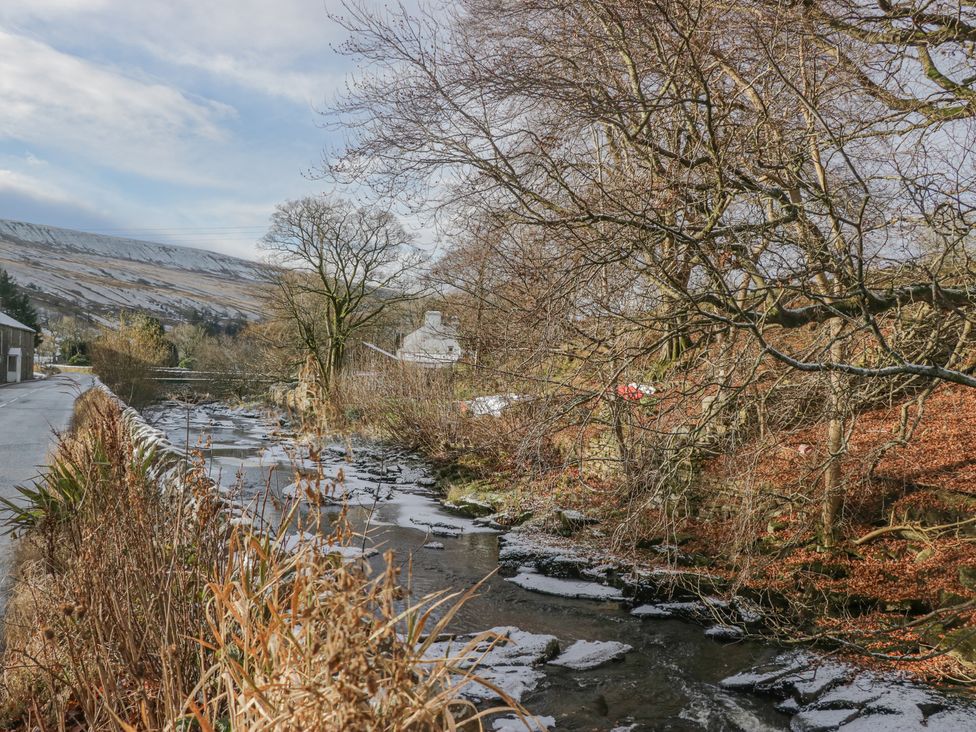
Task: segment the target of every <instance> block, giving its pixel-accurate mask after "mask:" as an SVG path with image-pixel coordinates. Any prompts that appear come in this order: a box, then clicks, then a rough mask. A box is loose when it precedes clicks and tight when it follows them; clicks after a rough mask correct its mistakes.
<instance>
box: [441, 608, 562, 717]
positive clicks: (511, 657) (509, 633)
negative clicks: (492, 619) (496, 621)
mask: <svg viewBox="0 0 976 732" xmlns="http://www.w3.org/2000/svg"><path fill="white" fill-rule="evenodd" d="M483 635H485V636H486V637H485V638H484V639H482V640H480V641H478V642H477V643H474V640H475V637H473V636H461V637H458V638H455V639H452V640H447V641H441V642H438V643H432V644H431V645H430V646H429V647H428V648H427V650H426V652H425V653H424V658H426V659H435V658H450V659H452V660H453V661H454V663H455V665H457V667H458V668H460V669H464V670H470V671H471V672H472V673H473V674H474V675H476V676H478V677H480V678H482V679H484V680H485V681H489V682H491V683H492V684H494V685H495V686H497V687H498V688H500V689H501V690H502V691H504V692H505V693H506V694H508V695H509V696H510V697H511V698H512V699H514V700H515V701H521V699H522V697H523V695H524V694H526V693H527V692H529V691H532V690H533V689H535V688H536V687H537V686H538V685H539V682H540V681H542V679H543V678H545V674H543V673H542V672H541V671H540V670H538V669H537V668H536V666H537V665H538V664H541V663H545V662H546V661H548V660H549V659H550V658H552V657H553V656H554V655H555V654H556V653H558V652H559V641H558V640H556V637H555V636H551V635H541V634H536V633H527V632H526V631H524V630H520V629H519V628H516V627H514V626H502V627H497V628H492V629H491V630H489V631H487V633H486V634H483ZM489 636H490V637H489ZM460 694H461V696H463V697H465V698H466V699H469V700H471V701H473V702H475V703H479V702H485V701H493V700H498V699H500V698H501V697H500V696H499V695H498V694H497V692H495V691H493V690H492V689H490V688H488V687H487V686H484V685H483V684H479V683H477V682H476V681H470V682H468V683H466V684H464V686H463V687H462V688H461V690H460Z"/></svg>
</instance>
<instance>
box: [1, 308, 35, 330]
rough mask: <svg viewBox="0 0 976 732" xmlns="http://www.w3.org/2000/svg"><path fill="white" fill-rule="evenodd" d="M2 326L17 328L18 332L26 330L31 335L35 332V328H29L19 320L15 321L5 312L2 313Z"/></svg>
mask: <svg viewBox="0 0 976 732" xmlns="http://www.w3.org/2000/svg"><path fill="white" fill-rule="evenodd" d="M0 326H6V327H8V328H16V329H17V330H26V331H28V332H30V333H33V332H34V329H33V328H28V327H27V326H26V325H24V324H23V323H21V322H20V321H19V320H14V319H13V318H11V317H10V316H9V315H7V314H6V313H5V312H3V311H0Z"/></svg>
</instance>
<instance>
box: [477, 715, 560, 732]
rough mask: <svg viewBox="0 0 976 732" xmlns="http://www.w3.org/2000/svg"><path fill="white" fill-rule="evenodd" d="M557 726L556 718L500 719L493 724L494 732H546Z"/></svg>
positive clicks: (514, 717) (511, 717)
mask: <svg viewBox="0 0 976 732" xmlns="http://www.w3.org/2000/svg"><path fill="white" fill-rule="evenodd" d="M555 726H556V719H555V717H529V718H528V719H522V718H520V717H516V716H514V715H513V716H509V717H500V718H498V719H496V720H495V721H493V722H492V723H491V729H492V732H545V730H550V729H553V728H554V727H555Z"/></svg>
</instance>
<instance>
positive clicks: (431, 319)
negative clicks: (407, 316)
mask: <svg viewBox="0 0 976 732" xmlns="http://www.w3.org/2000/svg"><path fill="white" fill-rule="evenodd" d="M424 325H426V326H427V327H428V328H440V327H441V314H440V312H439V311H437V310H428V311H427V312H426V313H424Z"/></svg>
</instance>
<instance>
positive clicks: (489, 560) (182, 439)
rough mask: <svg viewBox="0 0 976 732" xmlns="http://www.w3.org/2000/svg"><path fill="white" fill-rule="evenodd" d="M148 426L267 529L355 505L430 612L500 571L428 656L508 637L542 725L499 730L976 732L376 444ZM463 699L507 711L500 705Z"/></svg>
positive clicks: (244, 422) (871, 676)
mask: <svg viewBox="0 0 976 732" xmlns="http://www.w3.org/2000/svg"><path fill="white" fill-rule="evenodd" d="M146 416H147V418H148V419H149V420H150V421H151V422H152V423H154V424H155V425H157V426H158V427H159V428H161V429H162V430H164V431H165V432H166V433H167V435H168V436H169V438H170V440H171V441H172V442H173V443H175V444H176V445H182V446H184V447H185V448H186V449H187V450H190V449H193V448H197V449H200V450H201V451H202V452H203V454H204V455H205V457H206V459H207V464H208V466H209V469H210V470H211V472H212V476H213V477H214V479H215V480H216V481H217V482H218V483H220V484H221V485H223V486H226V487H227V492H228V494H229V495H233V496H235V499H236V500H238V501H240V502H241V503H242V504H253V503H254V502H262V505H263V513H264V515H265V516H266V517H267V518H268V519H269V520H272V521H274V520H275V519H276V516H279V515H281V512H282V511H283V510H284V509H285V507H286V506H288V505H289V504H290V502H293V501H298V502H299V503H300V511H299V513H300V517H301V519H302V522H303V524H304V525H305V526H306V527H307V526H309V525H313V524H315V523H316V519H319V518H321V519H324V520H325V521H332V520H334V519H335V517H336V515H337V514H338V512H339V510H340V505H341V504H348V505H349V506H350V507H351V511H350V515H351V518H352V521H353V524H354V526H356V527H357V529H358V530H360V531H362V532H363V533H364V534H365V539H364V541H363V542H362V543H361V544H360V545H359V546H358V547H354V548H353V549H352V550H349V551H351V552H352V553H354V554H355V555H356V556H367V557H369V556H373V558H372V559H369V561H373V562H378V561H382V560H381V558H380V557H379V554H381V553H382V551H385V550H386V549H392V550H393V551H394V552H395V555H396V557H397V561H400V562H402V563H404V565H407V564H409V567H410V572H411V575H410V587H411V591H412V593H413V594H414V596H415V597H422V596H424V595H425V594H426V593H428V592H431V591H436V590H442V589H451V590H463V589H467V588H468V587H471V586H473V585H474V584H475V583H477V582H478V581H480V580H482V579H484V578H485V577H487V576H488V575H490V574H491V573H492V572H493V571H494V570H496V569H497V568H498V567H499V566H500V567H501V572H500V573H499V574H497V575H494V576H491V577H490V578H489V579H488V580H487V581H486V582H485V584H484V585H483V586H482V589H481V591H480V593H479V595H478V596H477V597H476V598H474V599H473V600H472V601H471V602H469V603H468V604H466V605H465V606H464V608H462V610H461V611H460V612H459V613H458V615H457V617H456V618H455V620H454V627H453V631H454V633H455V634H456V635H455V636H454V637H453V638H450V639H445V640H443V641H442V642H441V643H439V644H435V646H434V647H432V650H431V651H430V652H431V653H457V652H459V651H460V649H463V648H465V645H466V644H468V643H470V642H471V641H472V638H475V637H476V636H477V635H478V634H480V633H483V632H484V631H491V632H492V635H493V637H494V638H495V639H496V640H495V641H494V645H493V646H492V647H490V648H489V646H487V645H486V646H484V647H482V648H481V649H480V652H477V657H479V658H480V657H481V656H484V658H483V659H481V662H480V663H479V664H478V668H479V673H480V674H481V675H482V676H485V677H487V678H489V679H490V680H491V681H493V683H495V684H496V685H498V686H499V687H500V688H503V689H505V691H506V692H507V693H509V694H510V695H512V696H513V697H515V698H518V699H519V700H520V701H521V702H522V703H523V704H525V705H526V706H527V707H528V708H529V709H530V710H532V712H533V713H534V714H536V715H538V716H537V718H536V719H535V720H533V721H532V722H530V723H528V724H529V726H528V727H527V723H526V722H525V721H523V720H519V719H516V718H512V717H504V716H503V717H500V718H496V719H494V720H492V723H491V725H492V727H491V728H493V729H495V730H499V731H511V730H525V729H527V728H528V729H535V730H540V729H559V730H617V731H618V732H622V731H623V730H633V731H635V732H636V731H638V730H659V729H662V730H736V729H741V730H778V729H794V730H834V729H842V730H914V729H919V730H972V729H976V707H974V706H973V705H972V704H971V703H969V702H967V701H965V700H963V699H961V698H959V697H955V696H952V695H949V694H944V693H941V692H939V691H936V690H933V689H930V688H926V687H923V686H919V685H914V684H911V683H909V682H908V681H906V680H904V679H900V678H898V677H895V676H887V675H881V674H875V673H871V672H867V671H863V670H860V669H857V668H855V667H853V666H851V665H849V664H845V663H841V662H838V661H835V660H831V659H828V658H824V657H822V656H819V655H816V654H814V653H811V652H807V651H790V652H782V651H780V650H778V649H776V648H773V647H771V646H768V645H765V644H759V643H754V642H751V641H745V640H743V639H742V638H743V635H744V634H746V633H747V632H748V630H749V629H750V627H752V626H755V625H756V624H759V623H761V621H762V616H761V611H760V609H759V608H758V607H757V606H756V605H754V604H753V603H751V602H750V601H749V600H748V599H747V598H743V597H734V596H733V597H726V596H724V595H720V594H719V593H718V592H717V590H718V584H719V583H717V582H715V581H714V580H715V579H716V578H711V577H709V576H708V575H707V573H699V574H697V576H696V577H694V578H693V579H694V580H695V581H694V582H693V583H689V582H682V585H684V586H690V585H693V586H696V587H697V588H698V591H697V592H695V593H685V594H679V595H674V594H673V593H672V592H671V589H672V588H673V584H674V583H673V582H672V581H671V580H673V577H671V576H669V575H668V573H669V572H675V571H682V572H686V571H690V570H667V569H665V570H661V569H653V568H648V569H635V568H633V567H624V566H619V565H616V564H614V563H612V562H607V561H606V559H605V558H603V557H598V556H590V555H588V554H587V553H586V552H585V551H583V550H580V549H578V548H577V547H574V546H573V545H572V543H570V542H569V541H562V542H553V541H552V540H543V539H540V538H539V537H536V536H533V535H531V534H529V533H527V532H523V531H519V530H513V531H508V530H505V528H504V527H503V525H502V524H501V523H499V522H498V521H497V520H496V518H495V517H491V516H481V517H473V516H472V515H471V514H478V513H484V512H483V511H478V510H477V507H467V509H466V512H467V514H468V515H464V514H461V513H459V512H458V511H456V510H452V509H451V508H448V507H445V506H443V505H442V504H441V503H440V500H439V496H438V495H437V494H436V493H435V491H434V489H435V486H436V482H435V480H434V478H433V475H432V474H431V472H430V471H429V469H428V468H427V466H425V464H424V463H423V461H422V460H420V459H418V458H417V457H416V456H414V455H410V454H407V453H404V452H402V451H400V450H397V449H393V448H390V447H387V446H383V445H379V444H376V443H371V442H365V441H352V442H347V443H336V444H332V445H329V446H327V447H325V448H324V449H318V450H309V448H308V446H306V445H302V444H300V443H298V442H296V441H295V440H294V438H293V436H291V435H289V434H288V431H287V425H286V424H285V423H283V422H282V421H280V420H278V419H277V418H275V417H273V416H269V415H266V414H264V413H263V412H261V411H260V410H248V409H234V408H231V407H229V406H227V405H224V404H220V403H212V404H203V405H186V404H181V403H177V402H167V403H165V404H162V405H159V406H157V407H154V408H153V409H151V410H149V411H148V412H147V415H146ZM682 579H684V580H687V579H689V578H687V577H686V578H682ZM483 642H485V643H487V642H488V641H483ZM485 651H486V652H487V653H485ZM474 660H475V657H474V656H472V658H471V663H474ZM465 693H466V694H467V695H469V697H470V698H471V699H472V700H474V701H477V702H481V703H490V702H491V699H490V697H491V696H492V695H491V694H490V693H489V692H487V690H486V689H485V688H484V687H476V686H474V685H471V686H470V687H468V688H466V689H465Z"/></svg>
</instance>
